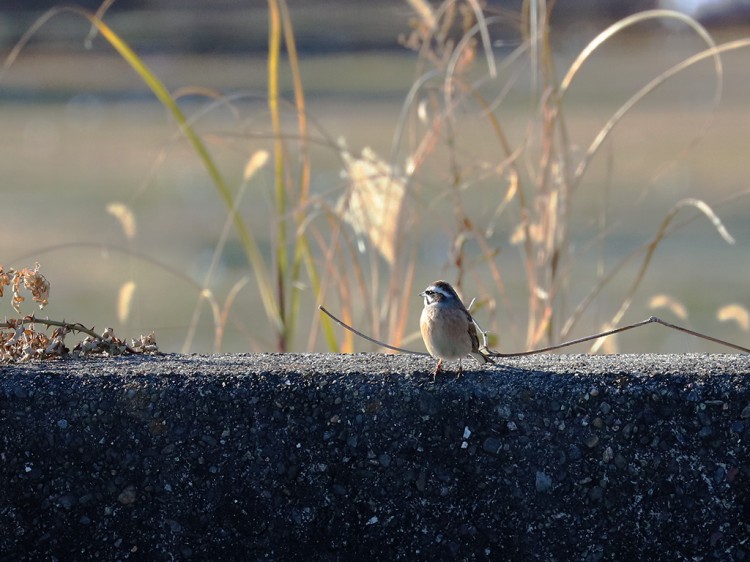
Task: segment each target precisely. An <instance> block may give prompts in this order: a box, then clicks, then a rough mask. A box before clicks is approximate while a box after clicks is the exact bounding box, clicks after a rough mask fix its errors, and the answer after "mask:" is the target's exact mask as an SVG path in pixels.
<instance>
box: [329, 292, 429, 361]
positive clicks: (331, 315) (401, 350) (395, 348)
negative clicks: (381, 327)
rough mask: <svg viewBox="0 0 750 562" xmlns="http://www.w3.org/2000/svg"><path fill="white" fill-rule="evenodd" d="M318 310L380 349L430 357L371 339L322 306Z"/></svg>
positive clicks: (420, 352)
mask: <svg viewBox="0 0 750 562" xmlns="http://www.w3.org/2000/svg"><path fill="white" fill-rule="evenodd" d="M318 308H319V309H320V311H321V312H323V313H325V314H326V315H327V316H328V317H329V318H331V320H333V321H334V322H336V323H337V324H338V325H339V326H341V327H342V328H346V329H347V330H349V331H350V332H352V333H353V334H356V335H358V336H359V337H360V338H364V339H366V340H367V341H369V342H372V343H374V344H377V345H379V346H380V347H385V348H387V349H391V350H393V351H400V352H401V353H411V354H412V355H427V356H429V355H430V354H429V353H424V352H423V351H412V350H411V349H404V348H403V347H396V346H395V345H390V344H387V343H383V342H382V341H378V340H376V339H375V338H371V337H370V336H367V335H365V334H363V333H362V332H360V331H359V330H356V329H355V328H352V327H351V326H350V325H349V324H347V323H346V322H344V321H343V320H339V319H338V318H336V317H335V316H334V315H333V314H331V313H330V312H328V310H326V308H325V307H324V306H323V305H322V304H321V305H320V306H318Z"/></svg>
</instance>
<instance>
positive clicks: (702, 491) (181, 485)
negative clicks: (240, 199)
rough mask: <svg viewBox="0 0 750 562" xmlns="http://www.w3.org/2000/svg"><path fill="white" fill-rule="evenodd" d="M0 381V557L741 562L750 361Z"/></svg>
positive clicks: (126, 362) (296, 359)
mask: <svg viewBox="0 0 750 562" xmlns="http://www.w3.org/2000/svg"><path fill="white" fill-rule="evenodd" d="M432 366H433V362H432V361H430V360H428V359H422V358H415V357H405V356H383V355H355V356H339V355H291V354H290V355H247V356H226V355H224V356H211V357H195V356H162V357H155V358H126V359H114V360H89V361H81V362H50V363H43V364H33V365H15V366H3V367H0V427H1V428H2V435H1V436H0V481H1V482H2V483H3V484H2V487H1V488H0V559H2V560H21V559H35V560H37V559H46V560H54V559H56V560H88V559H98V560H126V559H130V560H181V559H186V560H187V559H193V560H207V559H211V560H233V559H235V560H255V559H270V560H294V559H300V560H302V559H304V560H355V559H356V560H367V559H379V560H407V559H408V560H413V559H425V560H427V559H429V560H452V559H456V560H486V559H492V560H586V561H596V560H635V559H640V560H643V559H647V558H648V559H652V560H660V559H664V560H683V559H685V560H693V559H694V560H748V559H750V540H749V539H750V454H749V452H748V451H749V448H748V447H749V442H750V382H748V381H749V380H750V379H748V376H750V360H749V359H748V357H747V356H701V355H683V356H624V357H586V356H544V357H538V358H529V359H526V360H518V361H513V362H509V363H508V364H506V365H499V366H496V367H493V368H491V369H488V370H486V371H481V372H479V371H477V372H468V373H466V375H465V376H464V377H463V378H461V379H458V380H456V378H455V377H454V376H453V375H451V374H447V375H443V376H441V377H439V378H438V380H437V381H435V382H433V381H432V377H431V375H430V374H429V372H430V369H431V368H432Z"/></svg>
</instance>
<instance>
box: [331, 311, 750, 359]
mask: <svg viewBox="0 0 750 562" xmlns="http://www.w3.org/2000/svg"><path fill="white" fill-rule="evenodd" d="M318 308H319V309H320V311H321V312H324V313H325V314H326V315H328V316H329V317H330V318H331V319H332V320H333V321H334V322H336V323H337V324H339V326H341V327H343V328H346V329H347V330H349V331H350V332H352V333H354V334H356V335H358V336H359V337H361V338H364V339H366V340H367V341H369V342H372V343H374V344H377V345H379V346H381V347H385V348H388V349H392V350H393V351H400V352H401V353H410V354H412V355H429V353H424V352H422V351H412V350H411V349H404V348H402V347H396V346H394V345H389V344H387V343H383V342H381V341H378V340H376V339H375V338H371V337H370V336H368V335H365V334H363V333H362V332H360V331H359V330H356V329H355V328H352V327H351V326H349V324H347V323H345V322H343V321H342V320H339V319H338V318H336V317H335V316H334V315H333V314H331V313H330V312H328V310H326V308H325V307H324V306H322V305H320V306H319V307H318ZM646 324H661V325H662V326H666V327H667V328H672V329H673V330H678V331H680V332H685V333H686V334H690V335H691V336H695V337H697V338H701V339H704V340H708V341H711V342H714V343H718V344H720V345H725V346H727V347H731V348H732V349H736V350H738V351H742V352H744V353H750V348H747V347H742V346H741V345H737V344H735V343H730V342H728V341H726V340H722V339H719V338H715V337H713V336H709V335H706V334H702V333H700V332H696V331H695V330H690V329H688V328H683V327H682V326H678V325H677V324H672V323H670V322H667V321H666V320H662V319H661V318H658V317H656V316H651V317H650V318H647V319H646V320H642V321H640V322H636V323H635V324H628V325H627V326H622V327H620V328H615V329H613V330H607V331H605V332H601V333H598V334H594V335H593V336H586V337H583V338H578V339H575V340H570V341H567V342H564V343H559V344H557V345H551V346H549V347H543V348H541V349H532V350H531V351H520V352H517V353H500V352H498V351H490V350H488V351H489V355H490V357H523V356H526V355H536V354H538V353H546V352H548V351H554V350H556V349H562V348H563V347H568V346H571V345H575V344H577V343H583V342H587V341H591V340H597V339H600V338H605V337H607V336H613V335H615V334H619V333H620V332H625V331H626V330H632V329H633V328H640V327H641V326H645V325H646ZM480 331H481V328H480Z"/></svg>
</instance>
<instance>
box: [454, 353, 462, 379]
mask: <svg viewBox="0 0 750 562" xmlns="http://www.w3.org/2000/svg"><path fill="white" fill-rule="evenodd" d="M463 374H464V367H463V365H462V364H461V358H460V357H459V359H458V374H457V375H456V378H457V379H458V378H461V376H462V375H463Z"/></svg>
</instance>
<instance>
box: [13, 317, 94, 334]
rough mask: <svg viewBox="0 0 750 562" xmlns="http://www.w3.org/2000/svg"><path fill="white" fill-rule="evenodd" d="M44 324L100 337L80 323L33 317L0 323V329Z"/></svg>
mask: <svg viewBox="0 0 750 562" xmlns="http://www.w3.org/2000/svg"><path fill="white" fill-rule="evenodd" d="M37 323H38V324H44V325H45V326H57V327H60V328H67V329H68V330H70V331H71V332H81V333H84V334H88V335H89V336H91V337H93V338H98V337H100V335H99V334H97V333H96V332H95V331H94V330H93V329H90V328H87V327H86V326H84V325H83V324H81V323H76V324H71V323H70V322H65V321H60V320H50V319H49V318H46V319H45V318H36V317H35V316H33V315H32V316H24V317H23V318H19V319H18V320H14V321H12V322H0V328H15V327H16V326H18V325H19V324H22V325H23V324H37Z"/></svg>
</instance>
